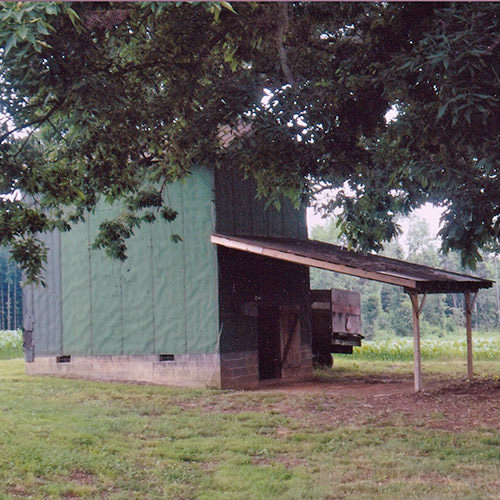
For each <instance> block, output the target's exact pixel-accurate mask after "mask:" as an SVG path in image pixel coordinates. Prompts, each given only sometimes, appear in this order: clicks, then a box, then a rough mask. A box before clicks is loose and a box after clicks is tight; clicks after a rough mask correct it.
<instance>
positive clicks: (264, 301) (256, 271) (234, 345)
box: [215, 171, 312, 388]
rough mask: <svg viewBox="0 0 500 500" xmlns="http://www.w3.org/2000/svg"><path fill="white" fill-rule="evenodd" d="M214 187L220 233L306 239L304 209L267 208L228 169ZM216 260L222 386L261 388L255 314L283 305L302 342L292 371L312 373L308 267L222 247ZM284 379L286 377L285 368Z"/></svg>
mask: <svg viewBox="0 0 500 500" xmlns="http://www.w3.org/2000/svg"><path fill="white" fill-rule="evenodd" d="M215 191H216V194H217V196H216V200H217V202H216V231H217V232H218V233H221V234H225V235H240V236H281V237H287V238H299V239H303V238H307V226H306V211H305V207H300V208H299V209H295V208H294V207H293V205H292V204H291V203H290V202H289V201H287V200H284V201H283V203H282V206H281V209H280V210H276V209H275V208H273V207H267V208H266V206H265V202H264V201H262V200H258V199H256V198H255V188H254V187H253V186H252V183H251V182H250V181H244V180H243V179H242V178H241V176H240V175H239V174H237V173H231V172H226V171H216V172H215ZM218 259H219V315H220V316H219V317H220V325H221V326H220V328H221V338H220V353H221V383H222V386H223V387H246V388H250V387H257V386H259V384H260V381H259V355H258V349H259V348H258V338H259V334H258V324H259V316H260V317H261V318H262V317H264V316H265V315H266V314H268V312H269V311H270V310H274V311H278V310H279V309H280V308H282V307H293V308H297V310H299V311H300V327H299V335H300V342H299V343H298V345H297V346H296V350H297V353H296V357H297V356H298V357H299V358H300V359H299V361H298V362H297V365H300V366H299V368H298V369H297V370H295V375H296V376H297V378H306V377H307V376H308V375H310V371H311V367H312V362H311V327H310V309H309V269H308V268H307V267H305V266H299V265H295V264H291V263H287V262H284V261H280V260H276V259H269V258H265V257H261V256H258V255H251V254H248V253H245V252H240V251H237V250H230V249H227V248H222V247H221V248H219V249H218ZM266 308H267V309H266ZM288 374H289V373H288ZM282 377H283V378H286V377H287V370H286V369H283V370H282ZM289 378H294V377H293V376H290V377H289Z"/></svg>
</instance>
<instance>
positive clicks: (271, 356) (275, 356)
mask: <svg viewBox="0 0 500 500" xmlns="http://www.w3.org/2000/svg"><path fill="white" fill-rule="evenodd" d="M257 328H258V344H259V378H260V380H265V379H271V378H281V339H280V313H279V308H278V307H273V306H260V307H259V317H258V324H257Z"/></svg>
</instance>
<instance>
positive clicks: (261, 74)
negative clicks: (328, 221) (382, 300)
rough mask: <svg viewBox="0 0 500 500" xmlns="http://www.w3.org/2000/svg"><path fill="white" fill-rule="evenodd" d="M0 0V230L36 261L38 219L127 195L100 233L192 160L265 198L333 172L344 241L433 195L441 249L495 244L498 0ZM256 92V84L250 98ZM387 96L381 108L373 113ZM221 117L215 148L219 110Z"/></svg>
mask: <svg viewBox="0 0 500 500" xmlns="http://www.w3.org/2000/svg"><path fill="white" fill-rule="evenodd" d="M226 7H228V8H224V7H221V5H218V4H215V3H207V4H198V5H191V4H178V3H177V4H176V3H117V4H105V3H99V4H94V3H72V4H71V3H53V2H40V3H36V2H35V3H21V2H18V3H5V4H4V5H3V8H2V10H1V11H0V40H1V42H2V44H3V48H4V49H3V56H2V76H1V78H2V80H3V82H2V92H1V95H0V107H1V112H2V114H3V115H4V117H5V118H4V121H3V124H2V128H1V130H0V136H1V139H2V141H1V145H0V154H1V159H0V161H1V167H2V168H1V184H2V190H3V191H4V192H12V191H14V190H21V191H22V192H23V193H24V196H25V198H24V199H23V200H15V199H14V200H12V201H9V200H3V202H2V203H1V205H0V225H1V228H2V232H1V235H0V244H2V245H11V246H12V248H13V254H14V257H15V258H16V260H18V261H19V262H20V263H21V264H22V265H23V267H24V268H25V269H26V270H27V271H28V277H29V278H32V279H33V278H35V277H36V276H37V274H38V272H39V270H40V266H41V265H42V262H43V258H44V253H43V248H42V249H41V247H40V244H39V242H38V241H37V238H36V234H37V232H38V231H41V230H50V229H52V228H54V227H58V228H60V229H63V230H64V229H68V228H69V225H68V224H69V223H70V222H73V221H76V220H79V219H81V218H82V217H83V216H84V214H85V212H86V211H87V210H92V209H93V207H94V206H95V204H96V203H97V202H98V201H99V200H102V199H104V200H107V201H110V202H111V201H116V200H121V202H122V203H123V207H124V209H123V213H122V214H121V215H120V217H119V219H117V220H115V221H110V223H109V224H105V225H103V226H102V228H101V233H100V234H99V236H98V240H97V243H98V245H99V246H102V247H104V248H107V249H108V251H109V253H111V254H112V255H115V256H117V257H119V258H125V255H126V254H125V246H124V243H125V240H126V238H127V237H128V236H129V235H130V234H131V232H132V231H133V230H134V228H135V227H137V226H138V225H139V224H141V223H143V222H149V221H151V220H153V219H154V218H156V217H158V216H160V217H161V216H162V215H163V216H164V217H165V218H166V219H167V220H171V219H172V218H173V217H174V216H175V214H174V212H173V211H172V210H171V209H170V208H169V207H168V202H167V201H166V200H165V197H164V196H163V194H164V193H163V191H164V187H165V186H166V185H167V184H168V183H170V182H172V181H174V180H177V179H180V178H183V177H185V176H187V175H189V172H190V170H191V168H192V167H193V166H194V165H199V164H202V165H206V166H207V167H209V168H218V167H222V166H224V167H230V168H237V169H240V170H241V171H242V172H243V174H244V175H246V176H249V177H253V178H254V179H255V180H256V181H257V185H258V192H259V195H260V196H263V197H266V198H267V199H268V200H269V201H270V203H276V204H278V203H279V200H280V197H281V196H283V195H286V196H289V197H291V198H292V199H295V200H296V201H299V200H300V199H305V198H309V197H311V196H314V194H315V192H316V191H317V190H318V186H321V187H322V188H336V189H337V191H336V192H335V193H336V194H335V195H334V196H332V197H330V198H329V199H328V200H327V201H326V202H324V203H323V209H324V210H326V211H334V210H339V209H340V210H341V229H342V231H343V232H344V233H345V234H346V236H347V237H348V239H349V241H350V244H351V245H352V246H353V247H356V248H361V249H379V248H380V246H381V243H382V242H383V241H385V240H388V239H390V238H391V237H393V236H394V235H395V234H396V233H397V231H398V228H397V225H396V224H395V222H394V215H395V214H397V213H404V214H406V213H408V212H409V211H410V210H412V209H413V208H415V207H417V206H419V205H421V204H422V203H424V202H426V201H431V202H434V203H438V204H442V205H443V206H445V207H446V211H445V213H444V225H443V229H442V236H443V249H444V250H448V249H458V250H461V251H462V257H463V260H464V262H465V263H467V264H468V265H473V264H474V262H475V261H476V260H477V259H478V258H480V255H479V253H478V250H479V249H480V248H481V247H484V246H486V245H493V246H495V245H497V243H498V236H499V234H500V223H499V221H498V213H499V211H500V206H499V204H500V195H499V193H500V189H498V172H497V170H498V163H499V153H498V151H500V148H499V147H498V134H497V132H496V131H497V129H498V116H500V114H499V113H498V107H499V96H498V88H499V83H500V82H499V72H500V63H499V62H498V51H499V50H500V41H499V40H500V38H499V37H500V16H499V13H500V7H499V6H498V5H497V4H494V3H489V4H475V3H457V4H444V3H443V4H439V3H438V4H434V3H354V4H353V3H334V4H332V3H303V4H300V3H297V4H287V3H282V4H273V3H264V4H254V3H237V4H235V6H234V8H235V10H236V12H233V10H232V8H231V7H230V6H227V5H226ZM264 95H267V96H268V97H267V99H266V100H264V101H263V96H264ZM393 106H395V107H396V108H397V109H398V111H399V114H398V116H397V118H396V119H395V120H393V121H391V122H389V123H387V121H386V119H385V115H386V113H387V111H388V110H389V109H390V108H391V107H393ZM242 123H244V124H245V129H247V130H248V131H247V132H246V133H244V134H235V136H234V138H233V140H232V141H231V142H230V144H228V145H227V147H223V145H222V144H221V140H220V131H221V127H223V126H225V125H228V126H229V127H233V129H234V130H238V127H241V124H242Z"/></svg>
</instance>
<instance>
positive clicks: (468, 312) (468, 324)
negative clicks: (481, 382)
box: [464, 292, 477, 380]
mask: <svg viewBox="0 0 500 500" xmlns="http://www.w3.org/2000/svg"><path fill="white" fill-rule="evenodd" d="M464 297H465V332H466V335H467V378H468V379H469V380H471V379H472V378H473V377H474V366H473V362H472V309H473V308H474V303H475V302H476V297H477V292H476V293H475V294H474V297H472V298H471V296H470V292H464Z"/></svg>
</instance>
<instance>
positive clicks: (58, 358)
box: [56, 355, 71, 363]
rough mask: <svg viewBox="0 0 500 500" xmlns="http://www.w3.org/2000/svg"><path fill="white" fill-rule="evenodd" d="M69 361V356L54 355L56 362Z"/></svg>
mask: <svg viewBox="0 0 500 500" xmlns="http://www.w3.org/2000/svg"><path fill="white" fill-rule="evenodd" d="M70 362H71V356H68V355H65V356H57V357H56V363H70Z"/></svg>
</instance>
